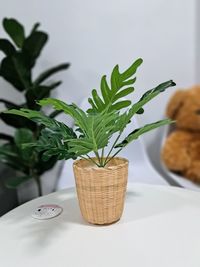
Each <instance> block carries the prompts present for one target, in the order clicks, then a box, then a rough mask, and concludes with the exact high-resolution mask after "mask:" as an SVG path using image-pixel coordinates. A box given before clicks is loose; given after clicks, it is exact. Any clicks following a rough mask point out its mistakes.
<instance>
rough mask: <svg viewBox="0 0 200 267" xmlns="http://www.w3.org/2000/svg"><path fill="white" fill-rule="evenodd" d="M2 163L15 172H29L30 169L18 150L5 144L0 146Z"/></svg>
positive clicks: (12, 145) (11, 145)
mask: <svg viewBox="0 0 200 267" xmlns="http://www.w3.org/2000/svg"><path fill="white" fill-rule="evenodd" d="M0 161H1V162H2V163H4V164H6V165H8V166H10V167H11V168H13V169H15V170H19V171H22V172H27V171H28V168H27V166H26V165H25V162H24V160H23V159H22V158H21V156H20V155H19V154H18V151H17V148H16V146H15V145H14V144H11V143H9V144H4V145H2V146H0Z"/></svg>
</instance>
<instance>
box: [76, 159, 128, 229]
mask: <svg viewBox="0 0 200 267" xmlns="http://www.w3.org/2000/svg"><path fill="white" fill-rule="evenodd" d="M94 160H95V158H94ZM73 169H74V175H75V181H76V190H77V195H78V200H79V206H80V210H81V213H82V216H83V218H84V219H85V220H86V221H88V222H89V223H92V224H110V223H113V222H116V221H118V220H119V219H120V218H121V215H122V212H123V208H124V199H125V193H126V187H127V178H128V160H127V159H124V158H118V157H116V158H114V159H112V160H110V162H109V163H108V165H107V166H106V167H104V168H99V167H96V166H95V165H92V164H91V163H90V162H88V161H87V160H84V159H81V160H77V161H75V162H74V164H73Z"/></svg>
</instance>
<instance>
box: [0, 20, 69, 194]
mask: <svg viewBox="0 0 200 267" xmlns="http://www.w3.org/2000/svg"><path fill="white" fill-rule="evenodd" d="M3 28H4V30H5V32H6V33H7V34H8V35H9V37H10V39H11V40H9V39H0V51H1V52H3V54H4V57H3V59H2V61H1V64H0V77H2V78H3V79H4V80H6V81H7V82H8V83H10V84H11V85H12V86H13V89H15V90H17V91H18V92H20V93H21V95H22V98H23V99H24V100H23V102H22V103H21V104H16V103H14V102H11V101H8V100H6V99H4V98H0V102H1V103H3V104H4V105H5V107H6V108H7V109H11V108H15V109H20V108H30V109H33V110H40V109H41V106H40V105H38V104H37V103H36V101H37V100H40V99H42V98H44V97H48V96H49V95H50V93H51V91H52V90H53V89H55V88H56V87H58V86H59V85H60V84H61V81H57V82H51V81H47V80H48V78H50V77H51V76H52V75H53V74H55V73H56V72H59V71H61V70H65V69H67V68H68V67H69V64H68V63H63V64H60V65H58V66H55V67H52V68H49V69H47V70H45V71H44V72H42V73H41V74H40V75H39V76H38V77H36V78H35V79H34V78H33V69H34V66H35V63H36V60H37V59H38V57H39V56H40V53H41V51H42V49H43V48H44V46H45V44H46V43H47V41H48V34H47V33H45V32H43V31H40V30H39V29H38V28H39V23H36V24H35V25H34V26H33V28H32V30H31V32H30V33H29V34H28V35H27V36H26V35H25V30H24V27H23V25H21V24H20V23H19V22H18V21H16V20H15V19H7V18H5V19H4V20H3ZM57 114H58V112H53V113H51V114H50V115H49V117H50V118H53V117H55V116H56V115H57ZM0 118H1V119H2V121H3V122H5V123H6V124H8V125H9V126H12V127H14V128H16V131H15V133H14V136H11V135H9V134H7V133H0V139H1V146H0V161H1V162H3V163H4V164H6V165H8V166H10V167H11V168H13V169H14V170H16V171H17V175H16V177H12V179H10V180H9V181H7V186H9V187H12V188H13V187H14V188H15V187H17V186H19V185H20V184H22V183H24V182H25V181H27V180H29V179H34V180H35V181H36V183H37V185H38V191H39V195H42V187H41V178H40V177H41V175H42V174H44V173H45V172H46V171H47V170H50V169H51V168H52V167H53V166H54V165H55V163H56V162H57V157H56V156H52V157H49V158H48V160H46V161H43V160H42V153H40V152H38V150H37V149H35V148H25V149H23V148H22V144H24V143H26V142H28V143H30V142H32V143H35V142H37V139H38V137H39V136H40V133H41V131H42V128H43V126H42V125H38V124H37V123H35V122H31V121H30V120H28V119H26V118H23V117H19V116H16V115H12V114H5V113H1V114H0Z"/></svg>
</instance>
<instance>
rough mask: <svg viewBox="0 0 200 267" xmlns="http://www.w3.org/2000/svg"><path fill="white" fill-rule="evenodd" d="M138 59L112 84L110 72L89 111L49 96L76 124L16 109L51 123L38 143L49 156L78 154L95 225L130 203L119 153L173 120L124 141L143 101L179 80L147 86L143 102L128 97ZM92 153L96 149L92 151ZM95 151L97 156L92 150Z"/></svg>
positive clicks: (82, 199)
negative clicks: (134, 101)
mask: <svg viewBox="0 0 200 267" xmlns="http://www.w3.org/2000/svg"><path fill="white" fill-rule="evenodd" d="M141 63H142V59H138V60H136V61H135V62H134V63H133V64H132V65H131V66H130V67H129V68H128V69H126V70H125V71H124V72H120V71H119V67H118V65H117V66H115V67H114V69H113V71H112V74H111V78H110V84H109V83H108V82H107V78H106V76H105V75H104V76H103V77H102V79H101V85H100V89H101V92H100V93H98V92H97V90H95V89H94V90H93V91H92V96H91V97H90V98H89V99H88V101H89V103H90V105H91V108H90V109H89V110H87V111H84V110H82V109H80V108H79V107H78V106H77V105H76V104H66V103H64V102H62V101H60V100H57V99H51V98H47V99H43V100H40V101H39V102H38V104H39V105H41V106H46V105H51V106H53V107H54V108H55V110H57V111H63V112H64V113H65V114H66V115H69V116H71V117H72V118H73V119H74V122H75V125H76V129H75V130H72V129H70V128H69V127H68V126H67V125H65V124H63V123H60V122H58V121H56V120H54V119H52V118H49V117H47V116H45V115H44V114H43V113H41V112H38V111H32V110H30V109H21V110H10V111H7V112H6V113H9V114H16V115H20V116H23V117H26V118H28V119H31V120H32V121H34V122H37V123H41V124H42V125H44V126H45V129H44V130H42V132H41V136H40V138H39V140H38V143H37V144H35V143H34V144H29V146H36V147H37V149H38V150H39V151H41V152H43V159H44V160H48V158H49V157H51V156H57V157H58V158H59V159H68V158H78V157H80V158H81V159H78V160H77V161H75V162H74V165H73V168H74V174H75V180H76V188H77V193H78V199H79V204H80V209H81V212H82V215H83V217H84V218H85V219H86V220H87V221H88V222H90V223H93V224H110V223H113V222H115V221H117V220H119V219H120V217H121V215H122V211H123V206H124V196H125V192H126V184H127V176H128V160H127V159H124V158H120V157H116V156H117V155H118V154H119V153H120V151H121V150H122V149H123V148H124V147H125V146H127V145H128V144H130V143H131V142H132V141H134V140H135V139H137V138H138V137H139V136H140V135H142V134H144V133H146V132H148V131H151V130H153V129H155V128H158V127H160V126H163V125H166V124H169V123H171V122H172V121H171V120H169V119H165V120H161V121H157V122H154V123H151V124H147V125H145V126H143V127H141V128H139V129H133V131H132V132H131V133H130V134H129V135H128V136H127V137H126V138H125V139H123V140H120V138H121V135H122V133H123V131H124V129H125V128H126V126H127V124H128V123H129V122H130V121H131V119H132V117H133V116H134V115H135V114H142V113H143V112H144V109H143V106H144V105H145V104H146V103H148V102H149V101H150V100H152V99H153V98H154V97H156V96H157V95H159V94H160V93H161V92H163V91H165V89H167V88H168V87H170V86H174V85H175V83H174V82H173V81H171V80H170V81H167V82H164V83H162V84H160V85H158V86H157V87H155V88H153V89H151V90H149V91H147V92H146V93H145V94H144V95H143V96H142V97H141V98H140V99H139V101H138V102H136V103H134V104H131V101H130V100H125V99H123V98H124V97H125V96H128V95H129V94H130V93H132V92H133V91H134V88H133V86H132V85H133V84H134V83H135V81H136V78H133V75H134V74H135V73H136V70H137V68H138V67H139V66H140V65H141ZM113 136H114V137H115V141H114V142H113V143H112V145H111V148H110V150H109V151H107V152H106V153H105V151H106V147H107V146H108V144H109V141H110V139H111V137H113ZM89 153H90V154H89ZM91 153H93V154H94V156H92V154H91Z"/></svg>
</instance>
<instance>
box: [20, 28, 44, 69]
mask: <svg viewBox="0 0 200 267" xmlns="http://www.w3.org/2000/svg"><path fill="white" fill-rule="evenodd" d="M47 40H48V35H47V34H46V33H45V32H40V31H35V32H33V33H32V34H31V35H30V36H29V37H28V38H26V39H25V41H24V43H23V47H22V53H24V54H25V55H26V57H27V59H28V64H27V65H28V67H29V68H33V66H34V65H35V62H36V59H37V58H38V57H39V55H40V53H41V51H42V49H43V47H44V46H45V44H46V42H47Z"/></svg>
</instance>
